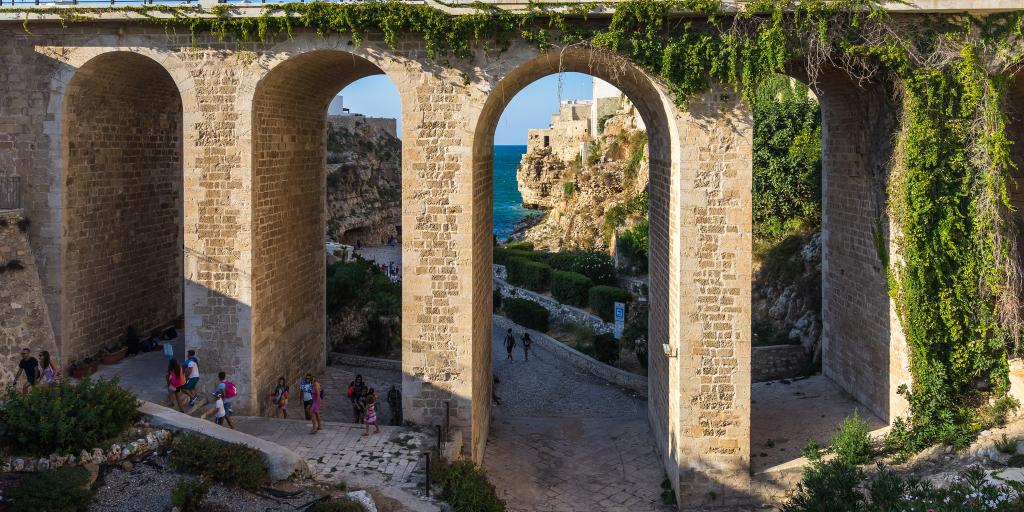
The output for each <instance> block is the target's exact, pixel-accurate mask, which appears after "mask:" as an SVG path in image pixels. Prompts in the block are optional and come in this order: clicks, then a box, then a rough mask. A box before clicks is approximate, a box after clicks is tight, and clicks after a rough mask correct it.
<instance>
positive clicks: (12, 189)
mask: <svg viewBox="0 0 1024 512" xmlns="http://www.w3.org/2000/svg"><path fill="white" fill-rule="evenodd" d="M18 208H21V176H0V210H17V209H18Z"/></svg>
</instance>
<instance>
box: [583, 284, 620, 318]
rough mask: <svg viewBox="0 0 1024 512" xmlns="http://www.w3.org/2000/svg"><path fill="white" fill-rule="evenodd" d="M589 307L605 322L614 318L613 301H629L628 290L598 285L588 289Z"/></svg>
mask: <svg viewBox="0 0 1024 512" xmlns="http://www.w3.org/2000/svg"><path fill="white" fill-rule="evenodd" d="M589 301H590V309H591V310H593V311H594V314H595V315H597V316H599V317H601V318H602V319H603V320H604V321H605V322H611V321H612V320H614V319H615V303H616V302H623V303H625V302H629V292H627V291H626V290H623V289H622V288H616V287H614V286H603V285H598V286H594V287H593V288H591V289H590V293H589Z"/></svg>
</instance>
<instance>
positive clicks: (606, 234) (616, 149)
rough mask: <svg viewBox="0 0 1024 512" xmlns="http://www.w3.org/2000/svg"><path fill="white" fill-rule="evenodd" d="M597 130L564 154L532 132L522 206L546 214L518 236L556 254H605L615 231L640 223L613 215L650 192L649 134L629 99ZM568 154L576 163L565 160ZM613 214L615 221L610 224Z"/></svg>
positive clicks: (523, 166) (523, 169)
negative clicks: (596, 133)
mask: <svg viewBox="0 0 1024 512" xmlns="http://www.w3.org/2000/svg"><path fill="white" fill-rule="evenodd" d="M597 125H598V128H599V129H598V130H597V132H598V135H597V137H589V136H577V137H574V138H573V140H572V141H571V142H573V143H577V144H579V147H580V150H579V152H577V153H573V152H566V151H560V148H558V147H553V146H552V145H550V144H544V141H545V140H549V141H550V140H551V139H544V138H541V137H537V136H534V134H533V133H531V137H530V139H529V141H528V142H529V144H528V145H527V152H526V154H524V155H523V160H522V162H521V163H520V165H519V168H518V170H517V173H516V177H517V179H518V182H519V190H520V192H521V193H522V194H523V202H524V204H528V205H530V206H535V207H539V208H544V209H546V210H547V211H546V212H545V215H544V218H543V219H542V220H541V221H540V222H539V223H537V224H535V225H533V226H531V227H528V228H527V229H526V230H525V231H524V232H521V233H518V234H517V235H516V238H517V239H523V240H526V241H530V242H533V244H534V246H535V247H538V248H544V249H549V250H553V251H559V250H569V249H583V250H595V251H607V250H609V245H610V242H611V240H612V238H613V236H614V232H615V231H616V230H618V229H620V228H623V227H629V226H630V224H631V223H633V222H635V221H636V220H637V219H630V218H629V216H628V215H626V216H617V215H614V210H616V207H618V210H622V206H623V205H626V204H628V203H629V202H630V201H631V200H634V199H635V198H637V197H639V196H641V195H643V193H644V191H645V190H646V189H647V179H648V178H647V175H648V171H647V155H646V148H647V137H646V132H645V131H644V130H643V127H642V125H641V124H640V121H639V116H638V115H637V113H636V109H635V108H634V107H633V105H632V104H630V103H629V102H628V101H627V100H623V102H622V104H621V107H620V108H619V109H618V110H616V111H615V113H614V114H612V115H610V116H607V117H604V118H602V119H599V120H598V121H597ZM558 128H559V124H555V123H553V124H552V128H550V129H548V130H544V132H551V131H557V130H558ZM574 133H578V131H575V130H574ZM564 138H565V137H562V138H561V139H564ZM577 139H578V140H577ZM556 140H560V139H556ZM569 154H571V155H573V156H574V158H573V159H572V160H569V161H566V156H567V155H569ZM609 213H612V214H613V217H614V218H613V219H611V220H610V221H606V218H607V217H608V216H609ZM644 214H645V215H646V211H645V212H644Z"/></svg>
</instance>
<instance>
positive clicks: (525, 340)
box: [523, 332, 533, 361]
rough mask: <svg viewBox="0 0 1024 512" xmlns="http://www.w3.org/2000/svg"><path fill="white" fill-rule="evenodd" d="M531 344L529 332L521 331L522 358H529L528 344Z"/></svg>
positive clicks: (525, 359)
mask: <svg viewBox="0 0 1024 512" xmlns="http://www.w3.org/2000/svg"><path fill="white" fill-rule="evenodd" d="M531 345H533V340H532V339H530V333H528V332H524V333H523V360H524V361H529V360H530V346H531Z"/></svg>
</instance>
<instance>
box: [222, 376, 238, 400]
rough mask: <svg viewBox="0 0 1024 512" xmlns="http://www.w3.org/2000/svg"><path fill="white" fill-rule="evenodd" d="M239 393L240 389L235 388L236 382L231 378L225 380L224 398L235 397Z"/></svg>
mask: <svg viewBox="0 0 1024 512" xmlns="http://www.w3.org/2000/svg"><path fill="white" fill-rule="evenodd" d="M236 394H238V390H237V389H235V383H234V382H231V381H230V380H226V381H224V398H234V397H235V395H236Z"/></svg>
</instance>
